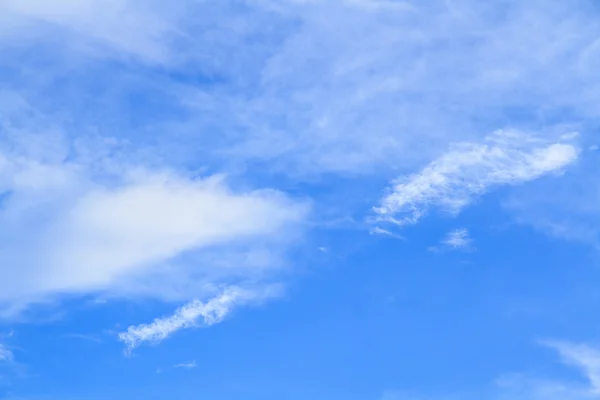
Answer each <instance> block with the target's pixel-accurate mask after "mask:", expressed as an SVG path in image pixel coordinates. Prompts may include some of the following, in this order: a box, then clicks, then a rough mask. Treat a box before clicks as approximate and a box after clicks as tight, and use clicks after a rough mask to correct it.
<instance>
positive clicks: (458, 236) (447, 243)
mask: <svg viewBox="0 0 600 400" xmlns="http://www.w3.org/2000/svg"><path fill="white" fill-rule="evenodd" d="M429 250H430V251H433V252H438V251H443V250H463V251H469V250H474V247H473V239H472V238H471V236H470V234H469V231H468V230H467V229H466V228H460V229H454V230H451V231H450V232H448V233H447V234H446V236H445V237H444V238H443V239H442V240H441V241H440V243H439V245H437V246H432V247H430V248H429Z"/></svg>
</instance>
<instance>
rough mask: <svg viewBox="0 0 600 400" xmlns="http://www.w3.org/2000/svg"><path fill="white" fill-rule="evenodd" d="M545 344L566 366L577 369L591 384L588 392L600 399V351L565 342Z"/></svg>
mask: <svg viewBox="0 0 600 400" xmlns="http://www.w3.org/2000/svg"><path fill="white" fill-rule="evenodd" d="M545 344H546V345H547V346H548V347H550V348H552V349H554V350H556V351H557V352H558V354H559V355H560V356H561V358H562V360H563V362H564V363H565V364H567V365H570V366H572V367H575V368H577V369H578V370H579V371H580V372H581V374H582V375H583V376H584V377H585V378H586V380H587V381H588V382H589V389H588V391H589V392H590V393H591V394H593V395H595V396H597V397H598V398H600V349H598V348H595V347H592V346H589V345H587V344H576V343H570V342H564V341H547V342H545Z"/></svg>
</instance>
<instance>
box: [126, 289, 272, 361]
mask: <svg viewBox="0 0 600 400" xmlns="http://www.w3.org/2000/svg"><path fill="white" fill-rule="evenodd" d="M272 295H274V293H273V292H272V291H271V290H266V291H260V292H258V291H256V290H246V289H242V288H238V287H230V288H227V289H226V290H225V291H223V293H221V294H219V295H218V296H216V297H214V298H212V299H210V300H208V301H205V302H203V301H200V300H194V301H192V302H190V303H188V304H186V305H184V306H182V307H181V308H179V309H178V310H177V311H175V313H174V314H173V315H171V316H168V317H164V318H157V319H155V320H154V321H153V322H151V323H149V324H142V325H137V326H130V327H129V328H127V331H126V332H122V333H120V334H119V339H120V340H121V341H122V342H123V343H124V344H125V346H126V353H131V351H133V349H135V348H136V347H139V346H140V345H142V344H144V343H148V344H157V343H160V342H161V341H163V340H165V339H166V338H168V337H169V336H171V335H172V334H174V333H175V332H177V331H179V330H181V329H189V328H194V327H208V326H211V325H214V324H218V323H220V322H222V321H223V320H224V319H225V318H226V317H227V316H228V315H229V313H231V312H232V311H233V309H234V307H238V306H242V305H247V304H251V303H254V302H257V301H261V300H265V299H266V298H268V297H270V296H272Z"/></svg>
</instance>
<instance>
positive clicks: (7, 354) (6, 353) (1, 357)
mask: <svg viewBox="0 0 600 400" xmlns="http://www.w3.org/2000/svg"><path fill="white" fill-rule="evenodd" d="M13 359H14V357H13V353H12V351H10V350H9V349H8V348H7V347H6V346H4V345H3V344H1V343H0V362H12V361H13Z"/></svg>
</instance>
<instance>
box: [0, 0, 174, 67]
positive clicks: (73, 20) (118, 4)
mask: <svg viewBox="0 0 600 400" xmlns="http://www.w3.org/2000/svg"><path fill="white" fill-rule="evenodd" d="M176 10H177V9H176V8H175V7H173V5H171V6H169V7H165V6H164V5H161V2H157V1H150V2H148V1H138V0H108V1H106V0H54V1H51V2H49V1H45V0H4V1H2V2H1V3H0V15H2V17H0V23H1V24H2V28H0V39H1V38H2V34H4V35H7V36H8V40H11V39H12V40H15V38H19V39H17V40H31V39H34V40H37V41H44V40H48V39H49V38H56V37H60V36H61V35H63V36H67V37H69V38H70V43H68V44H66V43H64V42H63V43H62V44H61V45H62V46H65V45H69V46H76V47H77V49H78V50H82V51H85V52H87V53H89V54H91V55H98V54H103V55H105V54H106V53H108V54H111V52H112V53H113V55H114V56H119V55H120V54H125V55H132V56H135V57H138V58H140V59H142V60H144V61H151V62H161V63H163V62H167V61H168V59H169V57H170V55H171V54H170V53H171V52H170V50H169V48H168V41H169V37H172V36H173V35H176V34H177V32H176V31H175V30H174V25H173V24H174V23H175V18H174V17H175V15H173V13H174V12H175V11H176ZM23 38H25V39H23ZM103 47H105V49H104V51H102V50H103V49H102V48H103Z"/></svg>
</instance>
